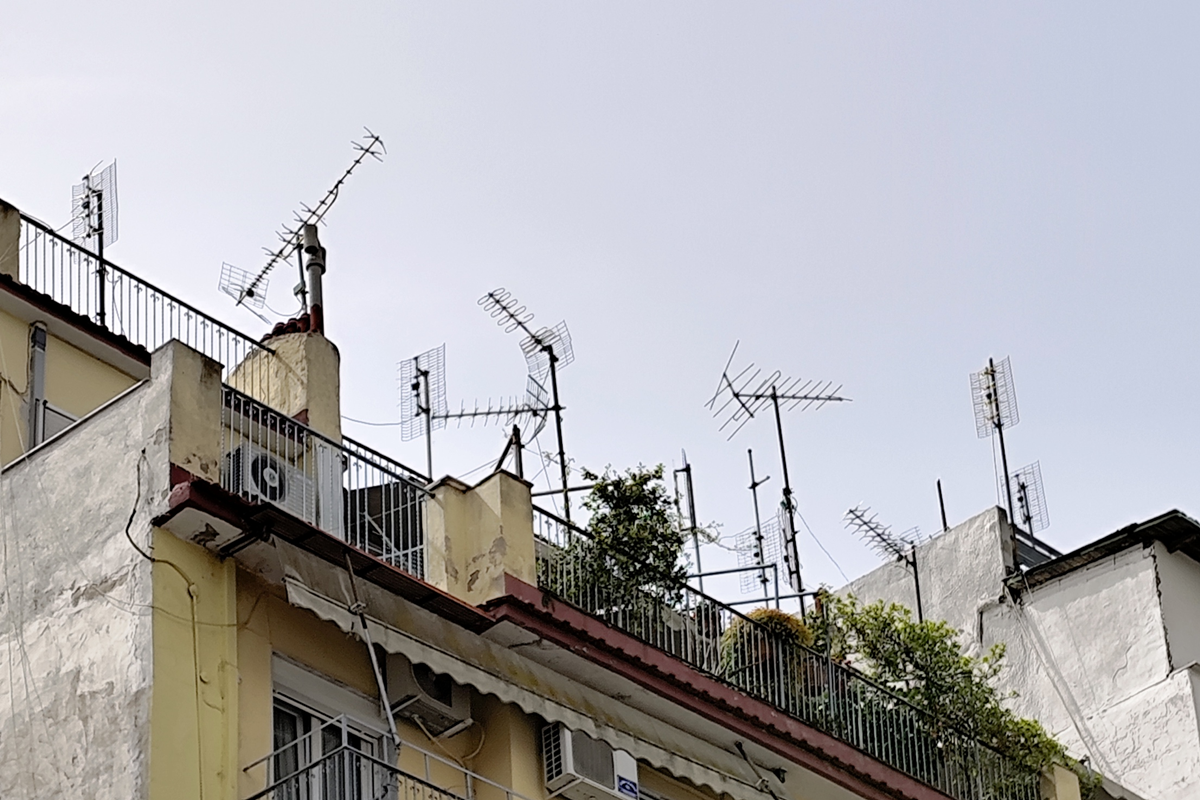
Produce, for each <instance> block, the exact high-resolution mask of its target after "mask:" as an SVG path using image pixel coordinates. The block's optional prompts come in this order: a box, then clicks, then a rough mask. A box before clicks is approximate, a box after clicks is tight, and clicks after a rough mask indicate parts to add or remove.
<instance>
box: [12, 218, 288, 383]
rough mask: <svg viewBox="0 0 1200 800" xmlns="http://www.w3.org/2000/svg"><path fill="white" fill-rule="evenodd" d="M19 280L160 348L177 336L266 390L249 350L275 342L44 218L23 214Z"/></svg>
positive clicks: (128, 336)
mask: <svg viewBox="0 0 1200 800" xmlns="http://www.w3.org/2000/svg"><path fill="white" fill-rule="evenodd" d="M21 222H22V225H21V240H20V255H19V257H18V270H19V274H18V280H19V281H20V282H21V283H24V284H25V285H26V286H29V287H30V288H31V289H34V290H36V291H39V292H41V293H42V294H45V295H47V296H48V297H50V298H51V299H52V300H54V301H56V302H58V303H61V304H63V305H64V306H67V307H68V308H70V309H71V310H72V311H74V312H75V313H76V314H79V315H81V316H84V317H87V318H88V319H90V320H91V321H92V322H95V323H96V324H97V325H99V326H101V327H102V328H106V329H107V330H109V331H111V332H112V333H114V334H117V335H119V336H123V337H125V338H126V339H128V340H129V341H130V342H132V343H133V344H135V345H139V346H141V347H144V348H145V349H146V350H148V351H150V352H153V351H154V350H156V349H158V348H159V347H161V346H162V345H164V344H166V343H167V342H169V341H171V340H172V339H178V340H179V341H181V342H183V343H184V344H186V345H188V346H189V347H191V348H193V349H195V350H199V351H200V352H201V353H203V354H204V355H206V356H208V357H209V358H211V359H213V360H215V361H217V362H219V363H221V364H222V365H223V366H224V368H225V373H224V374H225V379H226V380H227V381H228V382H230V383H234V384H236V385H237V386H238V387H239V388H241V389H243V390H244V391H248V392H251V393H255V394H257V393H260V391H262V390H264V389H265V387H264V386H263V385H262V381H263V380H264V379H265V377H266V370H253V371H252V373H253V375H252V377H253V380H252V379H251V377H249V376H247V375H246V374H245V373H246V372H247V371H246V369H245V368H244V367H243V369H242V370H241V372H242V373H243V375H242V376H240V377H237V376H235V377H231V376H234V374H235V373H236V372H238V370H239V366H241V365H243V362H246V361H247V359H248V358H249V359H250V361H251V362H253V361H254V360H255V359H254V358H252V357H254V356H261V354H264V353H270V352H271V348H269V347H266V346H264V345H262V344H259V343H258V342H256V341H255V340H254V339H252V338H250V337H249V336H247V335H246V334H244V333H241V332H239V331H237V330H234V329H233V328H231V327H229V326H228V325H226V324H225V323H223V322H221V321H219V320H217V319H216V318H214V317H212V316H210V315H208V314H205V313H204V312H203V311H201V310H200V309H198V308H196V307H195V306H193V305H190V304H189V303H185V302H184V301H182V300H180V299H179V298H177V297H174V296H173V295H170V294H168V293H167V292H164V291H163V290H162V289H159V288H158V287H156V286H153V285H152V284H149V283H147V282H146V281H144V280H142V279H141V278H138V277H137V276H135V275H133V274H132V273H130V272H127V271H126V270H124V269H122V268H121V267H118V266H117V265H116V264H114V263H112V262H111V261H108V260H107V259H101V258H99V257H98V256H97V255H96V254H95V253H93V252H91V251H90V250H87V249H86V248H84V247H81V246H80V245H78V244H76V243H75V242H72V241H71V240H70V239H67V238H65V237H63V236H61V235H60V234H58V233H57V232H55V231H54V230H52V229H51V228H50V227H48V226H47V225H45V224H44V223H42V222H39V221H38V220H36V219H34V218H32V217H29V216H26V215H25V214H22V215H21Z"/></svg>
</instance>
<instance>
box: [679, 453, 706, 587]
mask: <svg viewBox="0 0 1200 800" xmlns="http://www.w3.org/2000/svg"><path fill="white" fill-rule="evenodd" d="M680 452H683V451H680ZM679 472H682V473H683V480H684V486H685V487H686V488H687V504H688V527H690V528H691V529H692V549H693V550H694V551H695V553H696V575H697V579H698V580H699V581H700V583H699V588H700V591H702V592H703V591H704V569H703V568H702V567H701V566H700V533H699V531H698V530H697V529H696V494H695V492H693V491H692V465H691V464H689V463H688V460H687V453H686V452H683V468H682V469H680V470H679Z"/></svg>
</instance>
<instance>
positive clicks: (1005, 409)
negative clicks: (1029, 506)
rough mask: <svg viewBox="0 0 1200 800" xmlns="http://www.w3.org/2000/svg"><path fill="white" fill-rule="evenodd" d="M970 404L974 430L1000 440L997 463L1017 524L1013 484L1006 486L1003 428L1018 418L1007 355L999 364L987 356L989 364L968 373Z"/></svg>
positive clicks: (1010, 513) (1012, 519)
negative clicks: (972, 409) (969, 378)
mask: <svg viewBox="0 0 1200 800" xmlns="http://www.w3.org/2000/svg"><path fill="white" fill-rule="evenodd" d="M971 404H972V406H973V407H974V409H975V433H976V435H978V436H979V438H980V439H986V438H987V437H989V436H991V435H992V434H993V433H994V434H996V436H998V437H999V439H1000V462H1001V465H1002V466H1003V468H1004V472H1003V474H1004V475H1005V476H1006V477H1005V480H1004V496H1005V498H1006V500H1007V502H1008V506H1007V507H1006V510H1007V511H1008V521H1009V523H1010V524H1012V525H1016V516H1015V512H1016V509H1015V508H1014V507H1013V498H1012V487H1011V486H1009V482H1008V480H1007V476H1008V451H1007V449H1006V448H1005V446H1004V429H1005V428H1011V427H1012V426H1014V425H1016V424H1017V423H1018V422H1020V421H1021V416H1020V414H1019V413H1018V411H1017V390H1016V387H1014V386H1013V379H1012V366H1011V365H1010V363H1009V360H1008V358H1007V357H1006V358H1005V359H1004V360H1003V361H1001V362H1000V364H999V365H997V364H996V362H995V360H994V359H991V358H989V359H988V365H987V366H986V367H985V368H983V369H982V370H980V371H979V372H973V373H971Z"/></svg>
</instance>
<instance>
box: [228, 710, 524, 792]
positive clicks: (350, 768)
mask: <svg viewBox="0 0 1200 800" xmlns="http://www.w3.org/2000/svg"><path fill="white" fill-rule="evenodd" d="M402 752H403V759H402V760H403V763H405V765H406V766H407V767H408V769H409V770H411V771H405V770H403V769H400V768H399V767H398V766H397V752H396V748H395V746H394V745H393V744H392V741H391V739H390V737H388V736H386V735H385V734H383V733H382V732H381V731H378V730H375V729H374V728H372V727H371V726H369V725H366V724H363V723H361V722H359V721H357V720H354V719H352V718H350V717H347V716H340V717H337V718H335V719H332V720H329V721H327V722H323V723H321V724H319V725H316V726H314V727H313V729H312V730H311V731H309V732H308V733H306V734H304V735H303V736H300V737H298V738H297V739H295V740H293V741H291V742H288V743H286V744H284V745H282V746H281V747H279V748H278V749H277V750H275V751H274V752H273V753H270V754H268V755H266V756H264V757H263V758H261V759H259V760H258V761H256V762H254V763H253V764H251V765H250V766H248V767H246V768H245V771H246V772H251V771H252V770H256V769H259V768H262V767H266V771H267V781H266V786H265V788H263V789H262V790H261V791H259V792H256V793H255V794H252V795H250V797H248V798H246V800H263V799H264V798H269V800H318V799H319V800H377V799H379V798H387V799H388V800H529V798H526V797H525V796H524V795H521V794H518V793H517V792H514V791H513V790H512V789H510V788H508V787H507V786H504V785H502V784H499V783H496V782H495V781H491V780H488V779H487V778H485V777H483V776H482V775H479V774H478V773H476V772H472V771H471V770H469V769H466V768H464V767H462V766H461V765H459V764H456V763H454V762H452V761H450V760H448V759H446V758H443V757H441V756H438V755H436V754H434V753H431V752H429V751H428V750H424V749H422V748H421V747H419V746H417V745H415V744H410V743H409V742H404V744H403V747H402ZM413 772H419V773H420V774H419V775H417V774H413Z"/></svg>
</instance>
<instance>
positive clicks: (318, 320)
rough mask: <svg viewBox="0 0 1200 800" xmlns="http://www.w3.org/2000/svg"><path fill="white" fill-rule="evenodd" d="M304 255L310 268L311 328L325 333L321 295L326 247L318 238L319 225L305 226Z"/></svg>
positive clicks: (309, 315)
mask: <svg viewBox="0 0 1200 800" xmlns="http://www.w3.org/2000/svg"><path fill="white" fill-rule="evenodd" d="M304 255H305V256H307V268H308V320H309V330H312V331H316V332H317V333H322V334H323V333H325V313H324V311H325V309H324V305H325V303H324V300H323V299H322V295H321V276H322V275H324V274H325V248H324V247H322V246H321V241H320V239H318V238H317V226H316V225H305V226H304Z"/></svg>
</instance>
